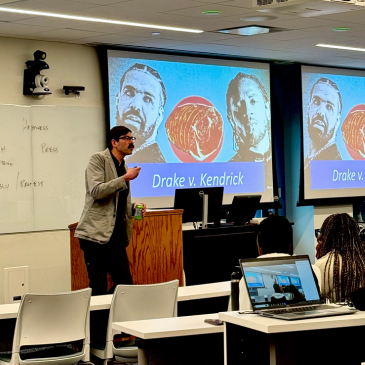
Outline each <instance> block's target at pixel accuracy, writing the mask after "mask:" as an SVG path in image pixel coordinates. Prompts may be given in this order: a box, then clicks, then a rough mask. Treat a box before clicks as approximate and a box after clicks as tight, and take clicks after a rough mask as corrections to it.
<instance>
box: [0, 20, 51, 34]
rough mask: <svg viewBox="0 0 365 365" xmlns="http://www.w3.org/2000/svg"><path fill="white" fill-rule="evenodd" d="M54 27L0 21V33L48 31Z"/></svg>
mask: <svg viewBox="0 0 365 365" xmlns="http://www.w3.org/2000/svg"><path fill="white" fill-rule="evenodd" d="M54 29H55V27H40V26H33V25H23V24H13V23H2V22H1V23H0V33H2V34H13V35H28V34H29V33H36V32H42V31H43V32H48V31H52V30H54Z"/></svg>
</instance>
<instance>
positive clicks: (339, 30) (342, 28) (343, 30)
mask: <svg viewBox="0 0 365 365" xmlns="http://www.w3.org/2000/svg"><path fill="white" fill-rule="evenodd" d="M333 30H335V31H336V32H346V31H348V30H350V28H349V27H337V28H333Z"/></svg>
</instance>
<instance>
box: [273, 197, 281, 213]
mask: <svg viewBox="0 0 365 365" xmlns="http://www.w3.org/2000/svg"><path fill="white" fill-rule="evenodd" d="M274 202H275V215H276V216H277V215H279V202H280V200H279V197H278V196H276V195H275V196H274Z"/></svg>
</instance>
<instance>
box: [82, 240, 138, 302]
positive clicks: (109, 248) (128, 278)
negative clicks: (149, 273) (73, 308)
mask: <svg viewBox="0 0 365 365" xmlns="http://www.w3.org/2000/svg"><path fill="white" fill-rule="evenodd" d="M79 241H80V247H81V249H82V250H83V251H84V257H85V264H86V268H87V273H88V276H89V286H90V288H91V289H92V295H104V294H112V293H113V292H114V289H115V287H116V286H117V285H119V284H130V285H133V279H132V275H131V272H130V269H129V261H128V256H127V251H126V248H125V247H124V242H125V241H124V240H122V239H120V236H119V237H118V236H117V235H114V234H113V235H112V237H111V238H110V240H109V242H108V243H105V244H100V243H96V242H92V241H88V240H83V239H79ZM108 273H109V275H110V276H111V278H112V280H113V283H114V286H113V287H112V288H111V289H109V292H108V290H107V289H108V280H107V274H108Z"/></svg>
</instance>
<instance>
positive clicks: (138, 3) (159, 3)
mask: <svg viewBox="0 0 365 365" xmlns="http://www.w3.org/2000/svg"><path fill="white" fill-rule="evenodd" d="M113 6H115V7H119V8H122V9H123V10H128V11H134V12H136V13H137V14H138V12H140V11H141V10H142V9H143V11H150V12H151V11H152V12H154V13H159V12H169V11H174V10H179V9H188V8H195V7H199V6H206V4H205V3H201V2H199V1H191V0H179V1H172V0H152V1H146V0H133V1H132V2H129V3H117V4H114V5H113Z"/></svg>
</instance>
